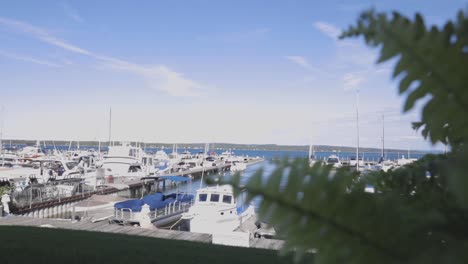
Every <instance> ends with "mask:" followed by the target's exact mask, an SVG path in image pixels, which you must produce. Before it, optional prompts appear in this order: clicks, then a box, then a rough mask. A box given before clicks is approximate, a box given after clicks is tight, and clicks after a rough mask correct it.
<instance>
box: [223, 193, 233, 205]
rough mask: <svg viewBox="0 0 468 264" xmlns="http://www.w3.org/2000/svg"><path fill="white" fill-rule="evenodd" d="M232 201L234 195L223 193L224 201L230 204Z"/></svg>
mask: <svg viewBox="0 0 468 264" xmlns="http://www.w3.org/2000/svg"><path fill="white" fill-rule="evenodd" d="M231 201H232V196H231V195H223V203H228V204H230V203H231Z"/></svg>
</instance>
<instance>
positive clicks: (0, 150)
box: [0, 105, 11, 166]
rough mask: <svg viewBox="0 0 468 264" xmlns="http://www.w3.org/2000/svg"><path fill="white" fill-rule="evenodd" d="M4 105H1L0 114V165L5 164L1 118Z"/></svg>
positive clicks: (2, 117)
mask: <svg viewBox="0 0 468 264" xmlns="http://www.w3.org/2000/svg"><path fill="white" fill-rule="evenodd" d="M4 110H5V107H4V106H3V105H2V111H1V113H0V114H1V116H0V154H1V155H2V166H4V165H5V155H4V153H3V119H4V112H5V111H4ZM10 142H11V141H10Z"/></svg>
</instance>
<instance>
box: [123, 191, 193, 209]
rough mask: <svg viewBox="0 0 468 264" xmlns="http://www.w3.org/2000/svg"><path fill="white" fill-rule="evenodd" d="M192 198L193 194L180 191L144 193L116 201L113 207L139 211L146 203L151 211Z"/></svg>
mask: <svg viewBox="0 0 468 264" xmlns="http://www.w3.org/2000/svg"><path fill="white" fill-rule="evenodd" d="M192 199H193V195H190V194H181V193H178V194H177V193H171V194H168V195H164V194H162V193H155V194H150V195H146V196H145V197H143V198H142V199H133V200H127V201H123V202H118V203H116V204H115V205H114V208H115V209H119V210H122V209H130V210H132V212H140V211H141V207H142V206H143V205H145V204H147V205H148V206H149V207H150V210H151V211H154V210H158V209H162V208H164V207H165V206H166V205H168V204H170V203H172V202H175V201H180V202H189V201H190V200H192Z"/></svg>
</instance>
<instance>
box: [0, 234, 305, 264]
mask: <svg viewBox="0 0 468 264" xmlns="http://www.w3.org/2000/svg"><path fill="white" fill-rule="evenodd" d="M0 234H1V242H0V254H1V263H49V264H51V263H79V264H83V263H99V264H102V263H126V264H129V263H171V264H172V263H184V264H189V263H224V264H229V263H235V264H239V263H255V264H258V263H271V264H273V263H292V262H293V261H292V258H291V257H283V258H278V256H277V253H276V252H275V251H271V250H261V249H248V248H238V247H225V246H218V245H211V244H203V243H195V242H188V241H177V240H167V239H159V238H148V237H139V236H128V235H118V234H108V233H100V232H88V231H73V230H62V229H50V228H37V227H7V226H0ZM309 260H310V259H309Z"/></svg>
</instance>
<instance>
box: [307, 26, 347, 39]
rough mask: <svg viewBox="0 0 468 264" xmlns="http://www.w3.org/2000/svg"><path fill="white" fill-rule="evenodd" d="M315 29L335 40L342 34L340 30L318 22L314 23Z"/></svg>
mask: <svg viewBox="0 0 468 264" xmlns="http://www.w3.org/2000/svg"><path fill="white" fill-rule="evenodd" d="M314 27H315V28H316V29H317V30H319V31H320V32H322V33H323V34H325V35H327V36H328V37H330V38H332V39H334V40H337V39H338V36H339V35H340V34H341V30H340V29H339V28H337V27H336V26H334V25H332V24H330V23H327V22H323V21H317V22H315V23H314Z"/></svg>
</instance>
